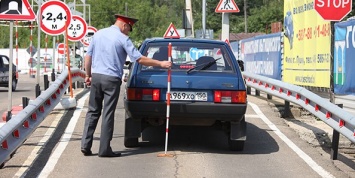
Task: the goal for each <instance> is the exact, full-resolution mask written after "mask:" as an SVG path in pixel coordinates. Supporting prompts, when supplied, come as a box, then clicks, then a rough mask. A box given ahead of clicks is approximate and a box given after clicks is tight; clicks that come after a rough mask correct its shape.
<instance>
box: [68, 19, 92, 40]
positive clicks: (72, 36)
mask: <svg viewBox="0 0 355 178" xmlns="http://www.w3.org/2000/svg"><path fill="white" fill-rule="evenodd" d="M87 28H88V27H87V24H86V22H85V20H84V19H83V18H81V17H80V16H78V15H73V17H72V20H71V21H70V24H69V26H68V39H69V40H70V41H79V40H81V39H82V38H83V37H84V36H85V35H86V30H87Z"/></svg>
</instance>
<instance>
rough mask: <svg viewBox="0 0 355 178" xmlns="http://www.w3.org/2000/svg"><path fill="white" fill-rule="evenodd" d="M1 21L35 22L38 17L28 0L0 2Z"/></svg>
mask: <svg viewBox="0 0 355 178" xmlns="http://www.w3.org/2000/svg"><path fill="white" fill-rule="evenodd" d="M0 19H2V20H28V21H34V20H35V19H36V15H35V13H34V12H33V9H32V8H31V6H30V4H29V3H28V0H0Z"/></svg>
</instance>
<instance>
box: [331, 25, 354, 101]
mask: <svg viewBox="0 0 355 178" xmlns="http://www.w3.org/2000/svg"><path fill="white" fill-rule="evenodd" d="M334 28H335V37H334V38H335V39H334V71H333V72H334V93H335V94H351V95H355V77H352V76H355V70H354V67H355V59H354V56H355V32H354V31H355V20H351V21H347V22H341V23H336V24H335V25H334Z"/></svg>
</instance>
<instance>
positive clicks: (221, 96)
mask: <svg viewBox="0 0 355 178" xmlns="http://www.w3.org/2000/svg"><path fill="white" fill-rule="evenodd" d="M214 102H215V103H246V102H247V95H246V91H221V90H216V91H214Z"/></svg>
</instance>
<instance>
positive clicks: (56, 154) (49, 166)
mask: <svg viewBox="0 0 355 178" xmlns="http://www.w3.org/2000/svg"><path fill="white" fill-rule="evenodd" d="M89 95H90V92H88V93H86V94H85V95H84V96H83V97H82V98H81V99H80V100H79V102H78V105H77V107H76V109H75V111H74V114H73V117H72V118H71V119H70V122H69V124H68V126H67V128H66V129H65V132H64V134H63V136H62V138H61V139H60V141H59V144H58V146H57V147H56V149H55V150H54V151H53V154H52V155H51V156H50V157H49V159H48V162H47V163H46V165H45V166H44V168H43V169H42V171H41V173H40V174H39V176H38V178H41V177H49V175H50V173H51V172H52V171H53V169H54V167H55V165H56V164H57V162H58V160H59V158H60V156H61V155H62V153H63V152H64V150H65V148H66V147H67V145H68V143H69V141H70V138H71V136H72V135H73V131H74V129H75V126H76V123H77V122H78V120H79V117H80V114H81V112H82V111H83V106H84V104H85V101H86V98H87V97H88V96H89Z"/></svg>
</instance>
